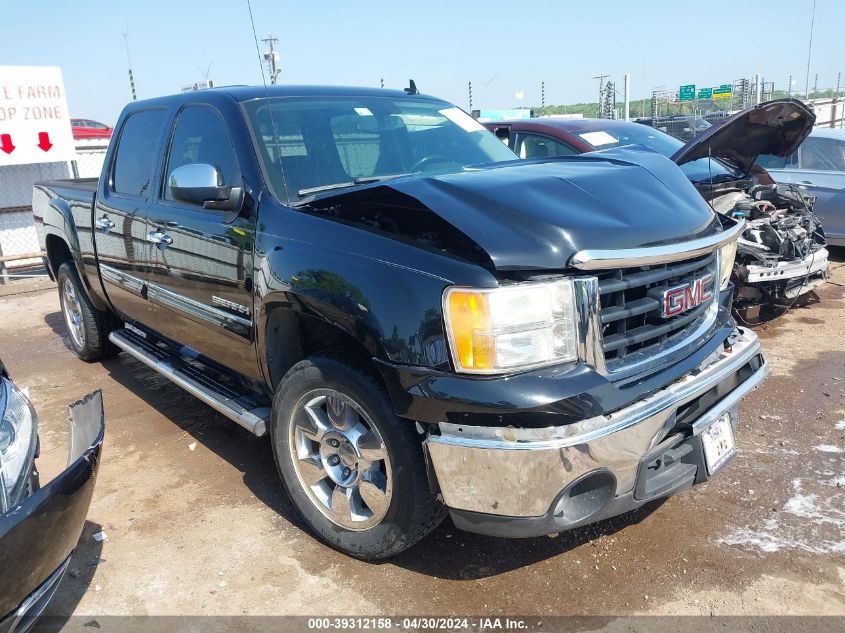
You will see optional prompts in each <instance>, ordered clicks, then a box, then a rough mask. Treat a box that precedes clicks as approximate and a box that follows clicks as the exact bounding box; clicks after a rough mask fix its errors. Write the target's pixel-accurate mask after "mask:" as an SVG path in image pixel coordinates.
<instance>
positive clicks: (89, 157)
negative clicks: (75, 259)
mask: <svg viewBox="0 0 845 633" xmlns="http://www.w3.org/2000/svg"><path fill="white" fill-rule="evenodd" d="M107 149H108V144H107V141H106V143H103V142H102V141H97V142H96V143H92V144H85V145H82V144H80V145H78V146H77V147H76V153H75V155H74V160H72V161H70V162H60V163H36V164H32V165H8V166H0V283H5V281H6V280H8V279H9V278H10V277H13V276H16V273H15V271H16V270H18V269H22V268H28V267H32V266H38V265H40V264H41V263H42V256H41V247H40V245H39V242H38V234H37V232H36V229H35V221H34V218H33V216H32V185H33V184H34V183H36V182H38V181H41V180H60V179H62V178H97V177H98V176H99V175H100V170H101V168H102V166H103V161H104V160H105V156H106V150H107Z"/></svg>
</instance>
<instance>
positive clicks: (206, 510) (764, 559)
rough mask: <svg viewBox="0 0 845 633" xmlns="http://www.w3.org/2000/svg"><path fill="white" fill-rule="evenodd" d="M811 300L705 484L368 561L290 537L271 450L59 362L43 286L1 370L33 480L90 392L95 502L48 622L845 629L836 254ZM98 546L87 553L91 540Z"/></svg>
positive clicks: (7, 335)
mask: <svg viewBox="0 0 845 633" xmlns="http://www.w3.org/2000/svg"><path fill="white" fill-rule="evenodd" d="M834 256H835V259H836V261H835V262H834V263H833V265H832V267H833V269H834V270H833V276H832V281H833V282H834V283H831V284H827V285H826V286H824V287H823V288H822V289H821V291H820V292H819V294H820V296H821V299H822V300H821V303H819V304H816V305H812V306H810V307H807V308H800V309H793V310H792V311H790V312H789V313H788V314H787V315H785V316H784V317H782V318H780V319H778V320H777V321H774V322H772V323H769V324H768V325H766V326H760V327H758V328H756V329H757V330H758V333H759V334H760V336H761V338H762V339H763V345H764V349H765V353H766V356H767V358H768V360H769V363H770V365H771V369H772V375H771V377H770V378H769V379H768V381H766V382H765V383H764V384H763V386H761V387H760V388H759V389H758V390H757V391H755V392H754V393H752V394H751V395H750V396H749V397H747V398H746V399H745V401H744V404H743V405H742V408H741V419H740V422H739V432H738V437H737V442H738V446H739V449H740V453H739V455H738V456H737V458H736V459H734V461H733V463H732V464H731V465H730V466H729V467H728V468H727V469H726V471H725V472H723V473H722V474H721V475H720V476H719V477H717V478H716V479H714V480H713V481H711V482H708V483H706V484H703V485H701V486H698V487H696V488H694V489H692V490H689V491H687V492H685V493H683V494H681V495H678V496H676V497H673V498H671V499H669V500H667V501H665V502H663V503H657V504H654V505H653V506H652V507H648V508H646V509H643V510H641V511H638V512H636V513H633V514H629V515H626V516H623V517H618V518H616V519H613V520H610V521H605V522H602V523H600V524H597V525H594V526H589V527H586V528H582V529H578V530H575V531H573V532H569V533H566V534H562V535H560V536H559V537H557V538H554V539H551V538H540V539H531V540H521V541H507V540H502V539H495V538H486V537H481V536H474V535H471V534H464V533H461V532H458V531H457V530H455V528H454V527H453V526H452V525H451V523H449V522H448V521H447V522H445V523H444V524H443V525H442V526H441V527H440V528H439V529H438V530H437V531H436V532H435V533H434V534H433V535H432V536H431V537H429V538H428V539H427V540H425V541H424V542H423V543H421V544H419V545H417V546H416V547H415V548H414V549H413V550H411V551H409V552H407V553H405V554H403V555H402V556H400V557H398V558H396V559H393V560H391V561H388V562H384V563H380V564H369V563H364V562H360V561H357V560H353V559H350V558H348V557H346V556H343V555H341V554H339V553H337V552H335V551H333V550H331V549H329V548H327V547H325V546H324V545H322V544H320V543H319V542H318V541H316V540H315V539H313V538H312V537H311V536H309V534H308V533H307V532H306V531H305V530H304V529H303V526H302V523H301V521H300V519H299V518H298V517H297V515H296V513H295V511H294V509H293V508H292V506H291V503H290V501H289V500H288V498H287V496H286V495H285V493H284V491H283V490H282V488H281V485H280V484H279V481H278V478H277V475H276V470H275V466H274V464H273V457H272V454H271V450H270V446H269V443H268V441H267V440H266V439H259V438H255V437H253V436H251V435H249V434H248V433H247V432H246V431H244V430H242V429H241V428H240V427H238V426H236V425H234V424H233V423H231V422H229V421H228V420H226V419H225V418H223V417H222V416H220V415H218V414H216V413H215V412H214V411H212V410H211V409H210V408H208V407H206V406H205V405H203V404H202V403H200V402H199V401H198V400H196V399H194V398H192V397H191V396H189V395H187V394H186V393H184V392H183V391H181V390H180V389H179V388H178V387H176V386H174V385H172V384H170V383H169V382H167V381H166V380H164V379H163V378H161V377H160V376H158V375H157V374H155V373H153V372H151V371H149V370H147V369H146V368H145V367H144V366H142V365H141V364H140V363H138V362H136V361H134V360H133V359H131V358H129V357H127V356H126V355H121V356H120V357H119V358H116V359H113V360H110V361H107V362H105V363H103V364H96V363H95V364H91V365H89V364H86V363H83V362H82V361H79V360H77V359H76V358H75V357H74V356H73V355H72V354H71V352H70V351H69V350H68V342H67V338H66V334H65V330H64V324H63V321H62V318H61V315H60V313H59V305H58V297H57V294H56V292H55V288H48V289H47V290H45V289H44V288H43V285H42V286H41V287H38V285H37V284H35V285H34V287H31V285H26V284H25V283H24V282H18V283H20V284H21V285H20V286H18V288H19V290H28V291H27V292H12V291H10V290H9V289H8V288H7V289H6V290H5V291H4V292H2V293H0V340H2V341H3V344H2V352H0V353H2V357H3V360H4V362H5V363H6V365H7V367H8V368H9V370H10V371H11V372H12V375H13V377H14V378H15V380H16V382H17V383H18V384H19V385H22V386H23V385H25V386H28V387H29V388H30V394H31V397H32V400H33V402H34V404H35V406H36V409H37V410H38V412H39V415H40V424H41V440H42V447H43V450H42V457H41V459H40V465H41V470H42V473H43V477H44V480H45V481H46V480H47V479H49V477H50V476H51V474H54V473H56V472H58V471H59V470H60V469H61V468H62V465H63V461H64V459H65V456H66V450H67V449H66V438H65V434H66V427H65V422H64V419H65V407H66V405H67V404H68V403H69V402H71V401H73V400H75V399H76V398H78V397H79V396H81V395H83V394H85V393H87V392H89V391H92V390H94V389H97V388H100V389H102V390H103V395H104V400H105V406H106V423H107V430H106V440H105V445H104V448H103V454H102V466H101V469H100V474H99V479H98V481H97V488H96V491H95V493H94V500H93V503H92V505H91V510H90V512H89V514H88V522H87V524H86V526H85V530H84V533H83V535H82V538H81V540H80V544H79V546H78V548H77V550H76V552H75V553H74V555H73V560H72V564H71V569H70V573H69V575H68V576H66V577H65V580H64V581H63V583H62V584H61V586H60V587H59V590H58V593H57V594H56V596H55V599H54V600H53V602H52V603H51V604H50V606H49V607H48V613H51V614H54V615H69V614H77V615H86V616H94V615H96V616H102V615H177V614H228V615H238V614H250V615H263V614H320V615H326V614H361V615H378V614H382V613H391V614H479V615H482V614H483V615H490V614H498V613H501V614H536V615H541V614H542V615H552V614H579V615H588V614H601V615H627V614H705V615H710V614H720V615H725V614H734V615H748V614H829V615H845V439H843V438H845V332H843V330H844V329H845V325H844V324H845V319H843V315H845V293H843V286H842V284H843V283H845V263H843V262H845V251H842V250H839V251H838V252H835V253H834ZM101 530H103V531H105V533H106V534H107V536H108V538H107V539H106V540H105V541H103V542H101V543H100V542H97V541H95V540H94V539H93V538H92V535H93V534H94V533H95V532H99V531H101Z"/></svg>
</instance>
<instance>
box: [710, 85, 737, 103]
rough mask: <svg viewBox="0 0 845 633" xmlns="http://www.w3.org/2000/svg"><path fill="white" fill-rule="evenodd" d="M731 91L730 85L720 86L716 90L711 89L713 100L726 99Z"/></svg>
mask: <svg viewBox="0 0 845 633" xmlns="http://www.w3.org/2000/svg"><path fill="white" fill-rule="evenodd" d="M732 92H733V89H732V88H731V85H730V84H722V85H721V86H719V87H718V88H713V98H714V99H727V98H728V97H730V96H731V93H732Z"/></svg>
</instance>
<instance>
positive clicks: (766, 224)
mask: <svg viewBox="0 0 845 633" xmlns="http://www.w3.org/2000/svg"><path fill="white" fill-rule="evenodd" d="M814 123H815V115H814V114H813V113H812V111H811V110H810V109H809V108H807V106H805V105H804V104H803V103H801V102H800V101H797V100H794V99H782V100H777V101H771V102H768V103H764V104H761V105H759V106H757V107H754V108H750V109H748V110H744V111H742V112H739V113H737V114H735V115H733V116H732V117H729V118H728V119H725V121H724V122H723V123H721V124H719V125H717V126H714V127H713V128H710V129H708V130H707V131H705V132H704V133H703V134H701V135H699V136H698V137H696V138H695V139H694V140H693V141H692V142H690V143H688V144H687V145H685V146H684V147H683V148H681V149H680V150H679V151H678V152H677V153H676V154H675V155H674V156H673V157H672V159H673V160H674V161H675V162H676V163H678V164H679V165H683V164H684V163H687V162H690V161H693V160H698V159H702V158H712V159H718V160H719V161H720V162H722V163H724V164H725V165H726V166H728V167H729V168H730V171H731V173H732V174H733V177H730V178H726V177H724V176H721V177H720V178H719V179H718V180H717V181H714V180H712V179H711V180H706V181H701V182H697V183H695V185H696V188H698V190H699V191H700V192H701V194H702V195H703V196H704V198H705V199H706V200H708V201H709V202H710V204H711V205H712V206H713V208H714V210H715V211H716V212H718V213H719V214H721V215H723V216H727V217H730V218H734V219H737V220H744V221H745V222H746V228H745V231H744V232H743V234H742V236H741V238H740V239H739V241H738V243H737V251H736V258H735V261H734V266H733V272H732V274H731V280H732V281H733V283H734V285H735V287H736V294H735V296H734V308H735V309H736V310H737V311H739V312H740V315H741V316H743V318H746V319H747V318H750V319H756V318H757V317H759V316H760V309H761V307H763V306H780V307H783V306H792V305H794V304H796V303H802V304H805V303H810V302H812V301H814V300H817V297H816V295H815V293H814V292H813V291H814V289H815V288H817V287H818V286H819V285H821V284H823V283H824V282H825V280H826V279H827V275H828V253H827V249H826V248H825V237H824V231H823V229H822V226H821V220H820V218H819V217H818V216H817V215H816V214H815V213H814V212H813V204H814V202H815V198H814V196H812V195H811V194H809V193H808V192H807V191H805V190H803V189H801V188H799V187H797V186H795V185H792V184H781V183H775V182H774V181H773V180H772V178H771V176H770V175H769V174H768V173H767V172H766V171H765V170H764V169H763V168H762V167H760V166H759V165H757V164H756V161H757V158H758V157H759V156H760V155H763V154H767V155H773V156H787V155H789V154H791V153H792V152H794V151H795V150H796V149H797V148H798V147H799V146H800V145H801V143H802V142H803V141H804V139H806V138H807V136H808V135H809V133H810V130H811V129H812V127H813V124H814Z"/></svg>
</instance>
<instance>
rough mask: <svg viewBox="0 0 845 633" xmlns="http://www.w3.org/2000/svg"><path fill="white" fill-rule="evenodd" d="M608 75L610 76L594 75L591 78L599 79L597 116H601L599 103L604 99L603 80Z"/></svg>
mask: <svg viewBox="0 0 845 633" xmlns="http://www.w3.org/2000/svg"><path fill="white" fill-rule="evenodd" d="M608 77H610V75H596V76H595V77H593V79H598V80H599V118H601V104H602V100H603V99H604V80H605V79H607V78H608Z"/></svg>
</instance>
